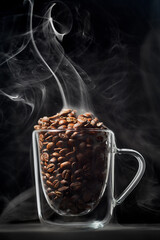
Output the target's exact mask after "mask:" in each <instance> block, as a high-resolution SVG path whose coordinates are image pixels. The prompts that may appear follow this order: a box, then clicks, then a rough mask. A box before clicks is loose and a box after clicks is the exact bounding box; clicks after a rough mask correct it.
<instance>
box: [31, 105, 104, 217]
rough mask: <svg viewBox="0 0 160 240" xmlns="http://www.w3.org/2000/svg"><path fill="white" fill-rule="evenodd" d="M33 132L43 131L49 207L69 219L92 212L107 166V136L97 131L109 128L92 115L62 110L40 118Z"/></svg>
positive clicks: (43, 166)
mask: <svg viewBox="0 0 160 240" xmlns="http://www.w3.org/2000/svg"><path fill="white" fill-rule="evenodd" d="M34 128H35V129H36V130H42V131H40V133H39V149H40V161H41V174H42V181H43V184H44V186H45V191H46V195H47V196H48V199H49V201H50V204H51V205H52V206H53V207H54V208H55V209H56V210H57V211H59V212H63V214H64V213H66V215H67V214H70V215H77V214H81V213H83V212H85V211H87V210H88V209H91V208H92V207H93V206H94V205H96V203H97V201H98V198H99V196H100V194H101V190H102V186H103V185H104V182H105V176H106V165H107V162H106V159H107V157H106V154H107V153H106V151H105V149H106V136H105V132H104V131H102V132H101V131H96V129H107V127H106V126H105V125H104V124H103V123H102V122H100V121H99V120H98V118H97V117H95V116H94V115H93V114H92V113H84V114H80V115H78V116H77V115H76V110H72V109H63V110H62V111H61V112H60V113H57V114H56V115H53V116H50V117H47V116H44V117H43V118H40V119H39V120H38V124H37V125H35V126H34ZM45 130H46V131H45ZM49 130H51V131H49ZM52 130H53V131H52Z"/></svg>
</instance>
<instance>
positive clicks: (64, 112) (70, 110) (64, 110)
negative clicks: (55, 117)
mask: <svg viewBox="0 0 160 240" xmlns="http://www.w3.org/2000/svg"><path fill="white" fill-rule="evenodd" d="M70 112H72V109H63V110H62V111H61V112H60V113H59V116H67V114H69V113H70Z"/></svg>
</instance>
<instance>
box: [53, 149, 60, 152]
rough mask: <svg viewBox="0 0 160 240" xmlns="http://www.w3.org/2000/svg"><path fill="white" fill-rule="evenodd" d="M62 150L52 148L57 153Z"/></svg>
mask: <svg viewBox="0 0 160 240" xmlns="http://www.w3.org/2000/svg"><path fill="white" fill-rule="evenodd" d="M61 150H62V148H54V151H55V152H59V151H61Z"/></svg>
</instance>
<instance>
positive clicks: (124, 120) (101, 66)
mask: <svg viewBox="0 0 160 240" xmlns="http://www.w3.org/2000/svg"><path fill="white" fill-rule="evenodd" d="M62 2H65V3H66V4H67V5H68V6H69V8H70V9H71V11H72V14H73V28H72V30H71V32H70V33H69V34H68V35H67V36H66V37H65V38H64V41H63V43H62V46H63V48H64V50H65V53H66V54H67V55H68V56H69V57H70V58H71V59H72V61H74V62H75V63H76V65H77V66H79V67H81V68H82V69H83V70H84V71H85V72H86V73H87V74H88V76H89V77H90V79H91V80H92V84H89V83H88V82H86V84H87V85H88V90H89V93H90V97H91V99H92V104H93V108H94V112H95V114H96V115H97V116H98V117H99V118H100V119H101V120H102V121H103V122H104V123H105V124H106V125H107V126H108V127H109V128H110V129H112V130H113V131H114V132H115V134H116V139H117V145H118V146H119V147H126V148H127V147H128V148H133V149H135V150H137V151H139V152H140V153H141V154H142V155H143V156H144V157H145V160H146V165H147V167H146V172H145V175H144V177H143V179H142V181H141V182H140V184H139V185H138V186H137V187H136V189H135V190H134V191H133V192H132V193H131V194H130V196H129V197H128V198H127V199H126V200H125V201H124V203H123V204H122V205H120V206H118V207H117V208H116V210H115V215H114V221H115V222H118V223H121V224H122V223H126V224H127V223H159V221H160V204H159V202H160V178H159V171H160V163H159V157H160V150H159V145H160V144H159V136H160V128H159V127H160V125H159V114H160V108H159V102H160V97H159V87H160V81H159V77H160V70H159V69H160V68H159V63H160V32H159V27H160V3H159V1H157V0H147V1H144V0H139V1H138V0H135V1H130V0H106V1H105V0H99V1H96V0H88V1H83V0H77V1H72V0H68V1H66V0H64V1H62ZM2 3H3V4H2ZM2 3H1V6H0V56H1V62H3V61H4V59H6V58H7V57H8V56H7V53H8V49H10V45H11V44H12V40H13V39H14V37H15V35H18V34H20V33H24V32H25V31H26V26H27V19H28V18H26V15H25V14H27V9H28V8H27V7H26V6H25V5H23V3H22V1H2ZM48 3H49V1H45V0H43V1H42V0H40V1H38V0H36V1H35V9H34V14H37V15H40V16H42V15H43V13H44V9H45V8H46V6H47V4H48ZM86 16H87V17H86ZM0 69H1V70H0V75H1V77H0V89H2V90H3V92H5V93H8V94H10V93H11V91H10V89H11V86H13V82H14V81H15V79H14V76H13V75H12V73H11V72H10V70H9V69H8V65H7V63H4V64H3V65H1V68H0ZM28 84H29V83H28ZM47 84H49V83H46V87H48V85H47ZM13 93H14V92H13V91H12V94H13ZM26 94H27V91H26ZM38 98H39V95H38V94H37V93H36V92H35V93H34V101H35V102H38V101H39V99H38ZM37 99H38V100H37ZM35 104H37V103H35ZM40 106H41V109H40ZM38 108H39V109H38ZM61 108H62V99H61V97H60V93H59V91H58V87H57V86H56V85H55V86H53V90H52V88H50V90H48V88H47V98H46V99H45V101H44V102H43V104H42V103H40V104H39V105H38V104H37V105H36V107H35V109H34V111H33V114H32V115H31V116H30V112H31V111H30V107H28V106H26V105H25V104H24V103H23V101H20V102H18V101H13V100H11V99H10V98H8V97H7V96H5V95H4V93H3V94H2V92H0V155H1V157H0V161H1V165H0V214H1V216H2V217H1V222H24V221H27V222H30V221H35V220H36V219H37V215H36V207H35V191H34V188H32V187H33V186H34V178H33V165H32V151H31V134H32V130H33V126H34V124H35V123H36V121H37V119H38V118H39V117H41V116H44V115H50V114H55V113H56V112H57V111H59V110H60V109H61ZM29 116H30V117H29ZM117 160H118V161H117V167H116V182H117V185H116V186H117V187H116V189H117V192H120V190H122V189H123V188H124V186H125V184H127V183H128V180H129V179H130V177H131V176H132V175H133V173H134V171H135V169H136V168H135V167H134V166H132V168H131V167H130V163H128V162H127V161H125V159H118V158H117ZM121 179H123V181H121ZM30 189H31V190H30ZM8 204H9V207H7V206H8Z"/></svg>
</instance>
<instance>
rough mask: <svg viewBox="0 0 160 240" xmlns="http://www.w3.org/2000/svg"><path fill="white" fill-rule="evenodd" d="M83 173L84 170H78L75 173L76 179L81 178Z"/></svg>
mask: <svg viewBox="0 0 160 240" xmlns="http://www.w3.org/2000/svg"><path fill="white" fill-rule="evenodd" d="M82 172H83V170H82V169H78V170H76V171H75V172H74V175H75V176H76V177H79V176H81V175H82Z"/></svg>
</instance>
